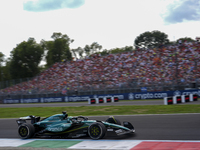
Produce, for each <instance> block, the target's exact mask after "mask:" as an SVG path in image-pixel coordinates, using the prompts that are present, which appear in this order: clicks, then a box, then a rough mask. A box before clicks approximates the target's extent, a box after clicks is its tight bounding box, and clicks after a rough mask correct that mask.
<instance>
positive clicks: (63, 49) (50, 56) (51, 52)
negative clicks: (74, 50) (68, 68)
mask: <svg viewBox="0 0 200 150" xmlns="http://www.w3.org/2000/svg"><path fill="white" fill-rule="evenodd" d="M51 38H52V39H53V41H44V40H42V41H41V43H42V45H43V47H44V48H45V50H47V55H46V61H47V66H51V65H53V64H54V63H56V62H61V61H63V60H72V54H71V52H70V47H69V45H70V44H71V43H72V42H73V41H74V40H72V39H70V38H69V37H68V36H67V35H66V34H64V35H62V34H61V33H60V32H59V33H53V35H52V36H51Z"/></svg>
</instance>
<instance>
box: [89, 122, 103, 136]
mask: <svg viewBox="0 0 200 150" xmlns="http://www.w3.org/2000/svg"><path fill="white" fill-rule="evenodd" d="M88 134H89V136H90V138H91V139H93V140H98V139H101V138H103V137H104V136H105V134H106V127H105V126H104V124H103V123H101V122H95V123H92V124H91V125H90V126H89V127H88Z"/></svg>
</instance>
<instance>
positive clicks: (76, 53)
mask: <svg viewBox="0 0 200 150" xmlns="http://www.w3.org/2000/svg"><path fill="white" fill-rule="evenodd" d="M71 51H72V52H73V54H74V57H75V58H76V59H79V58H83V53H84V50H83V48H81V47H78V48H76V49H72V50H71Z"/></svg>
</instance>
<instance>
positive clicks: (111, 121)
mask: <svg viewBox="0 0 200 150" xmlns="http://www.w3.org/2000/svg"><path fill="white" fill-rule="evenodd" d="M106 122H108V123H114V124H118V125H121V122H120V121H119V119H117V118H114V117H113V116H111V117H109V118H108V119H107V120H106Z"/></svg>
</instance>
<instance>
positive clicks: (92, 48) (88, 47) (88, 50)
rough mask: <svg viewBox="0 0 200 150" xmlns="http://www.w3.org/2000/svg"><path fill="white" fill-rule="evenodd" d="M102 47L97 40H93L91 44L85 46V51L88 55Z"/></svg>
mask: <svg viewBox="0 0 200 150" xmlns="http://www.w3.org/2000/svg"><path fill="white" fill-rule="evenodd" d="M101 49H102V46H101V45H100V44H98V43H97V42H93V43H92V44H91V45H86V46H85V47H84V48H83V51H84V53H85V55H86V56H90V55H91V54H94V53H99V52H100V51H101Z"/></svg>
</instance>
